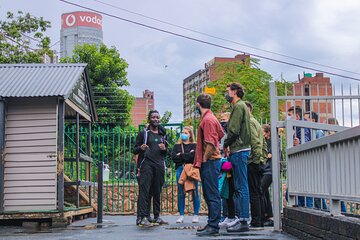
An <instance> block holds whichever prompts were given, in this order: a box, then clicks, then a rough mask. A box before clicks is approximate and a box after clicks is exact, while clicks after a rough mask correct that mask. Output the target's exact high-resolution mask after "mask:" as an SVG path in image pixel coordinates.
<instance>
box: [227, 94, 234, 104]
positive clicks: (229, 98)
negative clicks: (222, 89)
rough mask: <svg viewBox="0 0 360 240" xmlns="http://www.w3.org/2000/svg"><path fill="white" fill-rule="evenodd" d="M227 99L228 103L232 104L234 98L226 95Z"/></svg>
mask: <svg viewBox="0 0 360 240" xmlns="http://www.w3.org/2000/svg"><path fill="white" fill-rule="evenodd" d="M225 99H226V101H228V102H229V103H232V101H233V99H234V97H230V95H229V94H228V93H226V94H225Z"/></svg>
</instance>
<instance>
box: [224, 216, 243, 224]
mask: <svg viewBox="0 0 360 240" xmlns="http://www.w3.org/2000/svg"><path fill="white" fill-rule="evenodd" d="M232 220H233V221H232V222H230V223H228V224H227V227H233V226H235V225H236V224H237V223H238V222H240V219H239V218H238V217H236V216H235V218H232Z"/></svg>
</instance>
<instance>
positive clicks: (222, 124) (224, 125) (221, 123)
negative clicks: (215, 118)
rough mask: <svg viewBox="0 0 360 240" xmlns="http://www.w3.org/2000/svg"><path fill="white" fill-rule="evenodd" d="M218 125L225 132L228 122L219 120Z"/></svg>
mask: <svg viewBox="0 0 360 240" xmlns="http://www.w3.org/2000/svg"><path fill="white" fill-rule="evenodd" d="M220 125H221V127H222V128H223V129H224V131H225V132H226V133H227V127H228V123H227V122H220Z"/></svg>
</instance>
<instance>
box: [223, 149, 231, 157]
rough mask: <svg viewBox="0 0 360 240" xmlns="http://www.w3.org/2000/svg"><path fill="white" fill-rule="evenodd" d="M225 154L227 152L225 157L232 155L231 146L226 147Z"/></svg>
mask: <svg viewBox="0 0 360 240" xmlns="http://www.w3.org/2000/svg"><path fill="white" fill-rule="evenodd" d="M224 154H225V157H227V158H228V157H229V156H230V148H229V147H227V148H224Z"/></svg>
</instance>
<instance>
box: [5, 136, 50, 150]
mask: <svg viewBox="0 0 360 240" xmlns="http://www.w3.org/2000/svg"><path fill="white" fill-rule="evenodd" d="M36 146H56V139H55V138H54V139H41V140H26V141H18V140H17V141H7V142H6V147H7V148H11V147H36Z"/></svg>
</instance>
